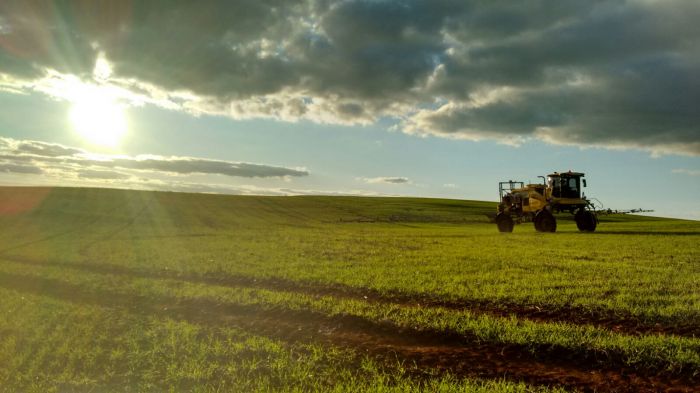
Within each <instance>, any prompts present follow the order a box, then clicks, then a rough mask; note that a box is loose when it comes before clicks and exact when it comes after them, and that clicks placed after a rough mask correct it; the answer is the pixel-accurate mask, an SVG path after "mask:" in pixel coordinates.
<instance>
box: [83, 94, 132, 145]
mask: <svg viewBox="0 0 700 393" xmlns="http://www.w3.org/2000/svg"><path fill="white" fill-rule="evenodd" d="M77 90H78V89H77ZM76 92H77V91H76ZM73 96H74V98H73V100H72V101H73V106H72V107H71V111H70V120H71V123H72V124H73V128H74V129H75V131H76V132H77V133H78V134H80V135H81V136H82V137H83V138H85V140H86V141H88V142H90V143H92V144H95V145H99V146H105V147H116V146H117V145H118V144H119V142H120V141H121V139H122V137H123V136H124V134H125V133H126V128H127V127H126V117H125V115H124V107H123V105H121V104H120V103H118V102H116V101H115V100H114V99H113V98H112V97H110V95H109V93H108V91H105V90H104V89H100V87H98V86H81V88H80V89H79V93H77V94H74V95H73Z"/></svg>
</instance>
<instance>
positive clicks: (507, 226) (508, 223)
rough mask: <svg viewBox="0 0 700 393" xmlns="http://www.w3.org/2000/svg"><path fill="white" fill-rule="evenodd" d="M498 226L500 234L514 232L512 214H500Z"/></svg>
mask: <svg viewBox="0 0 700 393" xmlns="http://www.w3.org/2000/svg"><path fill="white" fill-rule="evenodd" d="M496 225H497V226H498V232H513V226H514V225H515V224H514V223H513V219H512V218H511V217H510V214H506V213H503V212H501V213H498V214H497V215H496Z"/></svg>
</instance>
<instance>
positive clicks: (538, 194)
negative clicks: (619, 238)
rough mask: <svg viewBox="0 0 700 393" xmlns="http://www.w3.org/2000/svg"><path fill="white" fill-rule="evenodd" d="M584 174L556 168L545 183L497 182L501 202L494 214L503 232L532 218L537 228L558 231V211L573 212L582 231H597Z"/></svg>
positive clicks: (543, 230)
mask: <svg viewBox="0 0 700 393" xmlns="http://www.w3.org/2000/svg"><path fill="white" fill-rule="evenodd" d="M584 176H585V175H584V174H583V173H581V172H572V171H568V172H562V173H559V172H554V173H551V174H549V175H547V177H546V178H545V177H544V176H538V177H540V178H542V179H543V182H542V184H528V185H525V184H524V183H523V182H521V181H512V180H510V181H506V182H500V183H498V193H499V196H500V203H499V204H498V213H497V214H496V217H495V222H496V225H497V226H498V230H499V231H500V232H513V227H514V225H515V224H520V223H523V222H530V221H531V222H533V223H534V224H535V229H536V230H537V231H538V232H556V230H557V220H556V218H554V214H555V213H562V212H569V213H571V214H573V215H574V220H575V221H576V226H577V227H578V229H579V231H581V232H594V231H595V229H596V226H597V225H598V216H597V213H596V209H595V205H594V204H593V202H592V201H591V199H588V198H586V195H585V194H584V193H583V192H582V187H586V179H584V178H583V177H584Z"/></svg>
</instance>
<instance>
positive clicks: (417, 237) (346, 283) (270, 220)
mask: <svg viewBox="0 0 700 393" xmlns="http://www.w3.org/2000/svg"><path fill="white" fill-rule="evenodd" d="M495 208H496V205H495V203H492V202H479V201H462V200H445V199H427V198H366V197H329V196H298V197H263V196H224V195H207V194H183V193H165V192H146V191H124V190H108V189H85V188H82V189H79V188H16V187H0V391H37V392H40V391H41V392H44V391H113V390H116V391H154V390H155V391H162V390H175V391H183V390H198V391H330V390H335V391H338V392H341V391H343V392H344V391H367V390H375V391H394V392H404V391H426V390H427V391H444V392H451V391H455V392H456V391H484V392H486V391H504V392H505V391H507V392H521V391H543V392H544V391H566V390H584V391H630V392H633V391H634V392H638V391H649V392H652V391H660V390H673V391H679V392H684V391H685V392H691V391H695V389H696V386H698V384H700V371H699V370H700V222H693V221H682V220H671V219H660V218H653V217H639V216H632V215H624V216H623V215H612V216H603V217H601V223H600V225H599V226H598V230H597V231H596V232H595V233H579V232H578V231H577V230H576V225H575V224H574V223H573V222H572V221H571V220H570V218H569V217H561V219H560V221H559V226H558V229H557V233H538V232H536V231H535V230H534V228H532V226H531V225H530V224H523V225H520V226H517V227H516V229H515V232H514V233H512V234H501V233H499V232H498V231H497V229H496V227H495V225H494V224H490V223H489V222H488V218H487V217H486V215H487V214H489V213H492V212H493V211H494V210H495Z"/></svg>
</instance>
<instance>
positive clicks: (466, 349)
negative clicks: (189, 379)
mask: <svg viewBox="0 0 700 393" xmlns="http://www.w3.org/2000/svg"><path fill="white" fill-rule="evenodd" d="M0 287H3V288H6V289H11V290H15V291H19V292H23V293H31V294H34V295H39V296H48V297H52V298H56V299H60V300H63V301H68V302H70V303H74V304H77V305H85V304H89V305H95V306H99V307H109V308H117V309H121V310H124V311H126V312H129V313H135V314H139V315H144V316H159V317H170V318H175V319H181V320H185V321H188V322H191V323H196V324H201V325H203V326H227V325H231V324H233V325H236V326H238V327H240V328H242V329H244V330H248V331H250V332H251V333H254V334H257V335H264V336H268V337H270V338H273V339H279V340H283V341H286V342H312V343H322V344H325V345H332V346H340V347H346V348H350V349H354V350H355V351H356V352H357V353H358V354H368V355H371V356H373V357H375V358H377V359H380V360H383V361H384V364H385V365H386V367H387V368H389V369H392V368H393V369H395V368H396V361H399V362H401V363H403V364H409V365H415V367H414V368H411V369H410V372H411V373H412V374H413V376H414V377H416V378H429V377H431V375H432V373H431V372H430V370H437V371H438V372H440V373H450V374H453V375H456V376H458V377H471V378H488V379H503V378H507V379H509V380H515V381H524V382H526V383H529V384H533V385H561V386H564V387H567V388H573V389H578V390H581V391H586V392H593V391H597V392H602V391H615V392H657V391H669V392H692V391H695V387H696V383H697V382H698V380H697V376H695V377H694V376H692V375H689V374H686V375H680V376H672V375H660V374H659V375H657V374H655V373H654V372H653V371H648V372H644V371H643V370H642V371H639V370H634V369H631V368H628V367H625V366H618V367H599V366H598V365H597V362H596V360H595V356H593V357H583V358H582V357H576V356H571V355H572V354H571V353H570V352H568V351H567V350H566V349H565V348H559V349H558V350H556V351H551V350H550V351H544V352H542V353H538V352H535V353H533V352H531V351H530V350H528V349H527V348H525V347H523V346H519V345H499V344H494V343H485V342H481V343H480V342H478V341H476V340H474V339H473V338H470V337H465V336H456V335H450V334H444V333H442V332H434V331H417V330H412V329H405V328H400V327H398V326H396V325H393V324H390V323H382V322H374V321H370V320H367V319H364V318H360V317H353V316H343V315H340V316H328V315H324V314H321V313H318V312H313V311H309V310H289V309H281V308H260V307H256V306H249V305H240V304H222V303H219V302H215V301H212V300H208V299H182V298H173V297H168V296H150V297H146V296H142V295H137V294H133V293H117V292H112V291H104V290H96V289H88V288H86V287H83V286H80V285H76V284H71V283H68V282H64V281H61V280H56V279H49V278H41V277H37V276H30V275H21V274H11V273H0ZM10 317H11V316H10ZM426 369H430V370H426Z"/></svg>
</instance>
